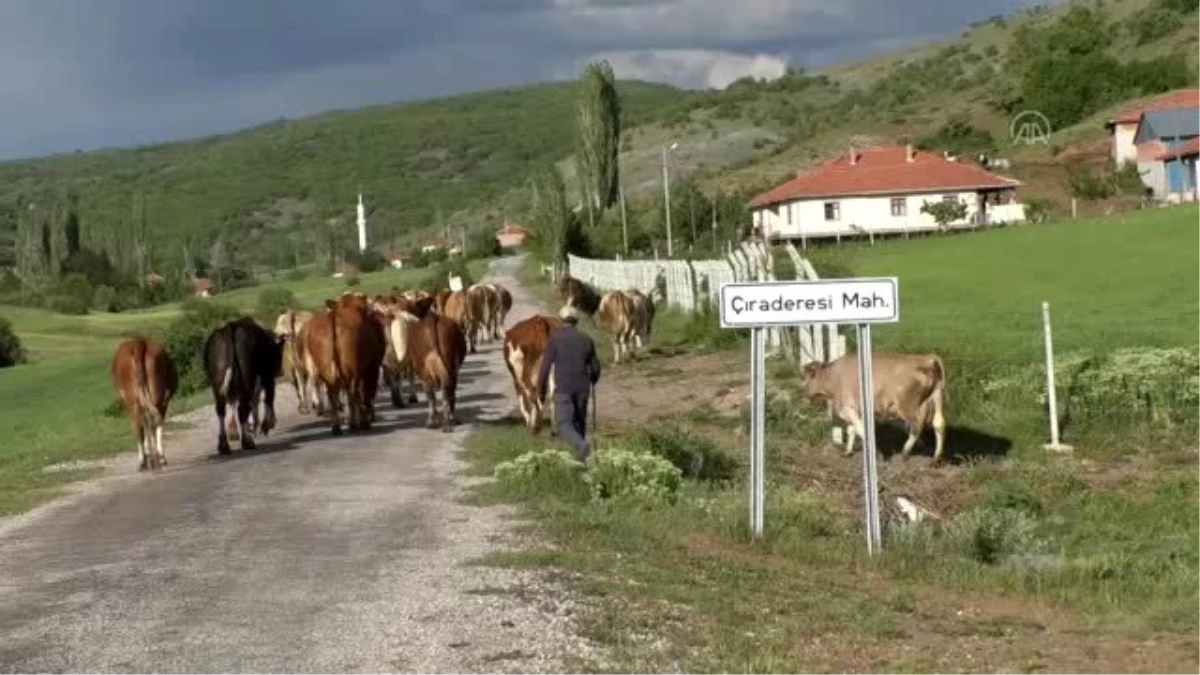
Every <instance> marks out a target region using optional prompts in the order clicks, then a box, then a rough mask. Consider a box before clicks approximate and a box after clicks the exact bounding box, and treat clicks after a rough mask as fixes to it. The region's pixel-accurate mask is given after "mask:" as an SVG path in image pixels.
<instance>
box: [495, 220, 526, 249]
mask: <svg viewBox="0 0 1200 675" xmlns="http://www.w3.org/2000/svg"><path fill="white" fill-rule="evenodd" d="M528 234H529V231H528V230H526V229H525V228H524V227H521V226H520V225H518V224H516V223H505V224H504V227H501V228H500V229H498V230H496V242H497V243H498V244H499V245H500V248H517V247H518V246H520V245H521V244H523V243H525V237H526V236H527V235H528Z"/></svg>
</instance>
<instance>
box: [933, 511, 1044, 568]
mask: <svg viewBox="0 0 1200 675" xmlns="http://www.w3.org/2000/svg"><path fill="white" fill-rule="evenodd" d="M946 535H947V537H948V540H949V542H950V543H952V544H953V546H954V548H955V549H956V550H957V551H958V552H959V553H960V554H962V555H964V556H966V557H968V558H970V559H972V560H974V561H976V562H980V563H984V564H986V565H990V564H993V563H996V562H999V561H1001V560H1002V559H1003V558H1005V557H1007V556H1013V555H1025V554H1032V553H1041V552H1043V551H1045V550H1046V541H1045V540H1044V539H1042V538H1041V536H1040V535H1039V523H1038V520H1037V519H1036V518H1035V517H1034V516H1032V515H1030V514H1029V512H1027V511H1025V510H1023V509H1011V508H990V507H976V508H974V509H971V510H970V511H966V512H964V513H961V514H959V515H957V516H955V517H954V518H953V519H952V520H951V521H950V522H949V523H948V524H947V527H946Z"/></svg>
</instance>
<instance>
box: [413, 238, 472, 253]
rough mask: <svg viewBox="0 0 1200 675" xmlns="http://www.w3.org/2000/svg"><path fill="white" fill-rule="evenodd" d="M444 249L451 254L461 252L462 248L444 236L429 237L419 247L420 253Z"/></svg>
mask: <svg viewBox="0 0 1200 675" xmlns="http://www.w3.org/2000/svg"><path fill="white" fill-rule="evenodd" d="M439 250H440V251H445V252H447V253H449V254H451V255H455V254H457V253H462V249H461V248H459V246H458V244H456V243H454V242H453V241H451V240H450V239H447V238H446V237H436V238H434V239H430V240H429V241H428V242H426V244H425V245H424V246H422V247H421V252H422V253H433V252H434V251H439Z"/></svg>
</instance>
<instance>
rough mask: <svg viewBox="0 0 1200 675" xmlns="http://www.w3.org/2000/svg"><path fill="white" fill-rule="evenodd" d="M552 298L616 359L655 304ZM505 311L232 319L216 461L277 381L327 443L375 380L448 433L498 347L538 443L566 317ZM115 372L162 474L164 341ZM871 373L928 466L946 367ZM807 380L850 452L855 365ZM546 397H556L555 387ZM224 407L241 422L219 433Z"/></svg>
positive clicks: (449, 307) (562, 293)
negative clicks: (425, 408)
mask: <svg viewBox="0 0 1200 675" xmlns="http://www.w3.org/2000/svg"><path fill="white" fill-rule="evenodd" d="M557 290H558V295H559V297H560V299H561V300H562V301H563V307H562V311H565V310H570V311H573V312H574V313H576V315H579V316H584V317H587V318H588V319H590V321H591V322H592V324H593V325H595V326H597V327H599V328H601V329H603V330H604V331H606V332H608V333H609V334H611V335H612V338H613V361H614V362H615V363H620V362H622V361H624V360H626V359H628V358H630V357H631V356H632V355H633V354H634V353H635V351H636V350H637V349H641V348H642V347H644V346H645V345H646V344H647V343H648V342H649V340H650V333H651V328H652V326H653V323H654V315H655V303H656V301H657V300H658V298H659V297H660V296H659V294H658V292H657V291H651V292H650V293H644V292H642V291H639V290H637V289H627V290H613V291H608V292H606V293H603V294H601V293H599V292H597V291H596V290H595V289H593V288H592V287H591V286H589V285H588V284H587V283H585V282H583V281H581V280H578V279H574V278H572V277H570V276H566V277H563V278H562V279H561V280H560V281H559V282H558V285H557ZM512 306H513V298H512V294H511V293H510V292H509V291H508V289H506V288H504V287H503V286H501V285H500V284H495V283H479V284H474V285H472V286H470V287H468V288H466V289H465V290H461V291H452V290H450V289H448V288H442V289H440V290H438V291H437V292H434V293H429V292H426V291H420V290H415V291H403V292H402V291H400V290H399V289H393V291H392V293H391V295H389V296H386V297H385V296H383V295H376V296H375V297H374V298H373V299H368V297H367V296H366V295H365V294H363V293H354V292H349V291H347V292H344V293H342V294H341V295H340V296H339V297H338V298H337V299H335V300H327V301H326V302H325V307H324V310H323V311H318V312H308V311H293V310H289V311H286V312H284V313H282V314H281V315H280V316H279V317H278V319H277V320H276V322H275V326H274V330H267V329H265V328H263V327H262V326H260V325H259V324H258V323H257V322H255V321H254V320H253V319H251V318H249V317H242V318H239V319H236V320H234V321H231V322H229V323H227V324H225V325H224V326H221V327H220V328H217V329H216V330H214V331H213V332H212V333H211V334H210V335H209V336H208V339H207V341H206V342H205V345H204V352H203V355H202V356H203V362H204V372H205V374H206V376H207V379H208V383H209V385H210V387H211V388H212V393H213V402H214V404H215V407H216V414H217V419H218V438H217V451H218V452H219V453H221V454H228V453H229V452H231V450H230V446H229V440H230V439H233V440H239V439H240V441H241V447H242V448H243V449H252V448H254V447H255V442H254V438H255V436H256V435H257V434H258V433H262V435H263V436H266V435H267V434H269V433H270V431H271V429H272V428H274V427H275V424H276V420H275V382H276V380H277V379H278V378H279V377H280V376H281V375H283V374H284V373H285V372H286V373H287V375H288V378H289V379H290V381H291V383H292V386H293V387H294V388H295V390H296V398H297V400H298V410H299V412H300V413H301V414H310V413H313V412H315V413H316V414H317V415H318V416H326V415H327V416H328V417H329V418H330V422H331V427H332V432H333V434H334V435H340V434H341V433H342V413H343V412H345V416H346V418H347V423H348V426H349V427H350V429H351V430H363V429H368V428H370V426H371V423H372V422H374V420H375V397H376V394H377V393H378V390H379V383H380V380H382V381H383V383H384V385H385V386H386V387H387V389H388V392H389V394H390V398H391V402H392V405H394V406H395V407H397V408H404V407H406V405H409V404H416V403H417V401H418V399H417V390H418V389H424V392H425V398H426V402H427V403H428V405H429V416H428V419H427V422H426V426H427V427H429V428H431V429H432V428H437V427H438V426H440V427H441V428H442V429H443V430H444V431H450V430H451V429H452V428H453V427H454V425H455V424H457V418H456V416H455V408H456V404H457V395H458V383H459V374H460V372H461V369H462V366H463V363H464V362H465V360H466V357H467V355H468V354H474V353H476V350H477V345H478V344H480V343H489V342H492V341H493V340H496V339H500V338H501V337H503V340H504V348H503V358H504V364H505V367H506V368H507V369H508V372H509V375H510V376H511V378H512V383H513V388H514V390H515V394H516V398H517V403H518V406H519V408H520V410H521V416H522V417H523V419H524V422H525V425H526V426H527V427H528V428H529V430H530V431H531V432H532V433H537V432H538V429H539V426H540V423H541V420H542V418H543V415H544V409H543V405H542V403H541V401H542V400H543V398H542V397H540V396H539V395H538V391H537V374H538V370H539V369H540V367H541V357H542V353H543V351H544V350H545V347H546V343H547V341H548V340H549V337H550V333H551V331H553V330H554V329H555V328H557V327H559V326H561V325H562V319H560V318H559V317H558V316H555V315H546V314H534V315H533V316H529V317H527V318H525V319H523V320H521V321H519V322H517V323H516V324H514V325H513V326H512V327H511V328H509V329H508V330H507V331H505V332H504V333H503V334H501V330H502V329H503V327H504V324H505V320H506V318H507V316H508V313H509V312H510V311H511V310H512ZM560 314H561V311H560ZM285 366H286V371H285ZM111 371H112V378H113V386H114V388H115V389H116V390H117V393H118V395H119V396H120V397H121V400H122V403H123V404H124V407H125V410H126V413H127V415H128V416H129V418H130V420H131V422H132V425H133V428H134V433H135V436H136V437H137V440H138V450H139V454H140V456H141V468H142V469H147V468H149V469H156V468H159V467H161V466H162V465H164V464H166V457H165V456H164V454H163V446H162V424H163V419H164V418H165V416H166V412H167V406H168V404H169V402H170V400H171V396H172V395H173V393H174V392H175V391H176V389H177V388H178V377H177V374H176V369H175V365H174V363H172V361H171V358H170V356H169V355H168V354H167V352H166V350H165V349H164V348H163V346H162V344H161V343H159V342H158V341H156V340H154V339H152V338H144V337H139V338H132V339H129V340H125V341H123V342H122V343H121V344H120V345H118V347H117V351H116V354H114V356H113V360H112V368H111ZM872 371H873V377H872V381H873V383H874V385H873V386H874V394H873V397H874V403H875V405H874V408H875V413H876V416H877V418H879V419H895V420H901V421H903V422H905V424H906V426H907V427H908V431H909V436H908V439H907V441H906V443H905V444H904V448H903V455H904V456H908V454H909V453H910V452H911V450H912V448H913V446H914V445H915V444H916V442H917V439H918V437H919V436H920V434H921V433H922V431H923V430H924V429H925V427H926V426H932V428H933V431H934V434H935V436H936V446H935V451H934V462H935V463H937V462H939V461H940V460H941V459H942V455H943V451H944V446H945V434H946V419H945V414H944V405H945V404H944V398H945V385H946V370H945V366H944V364H943V363H942V360H941V359H940V358H939V357H938V356H937V355H936V354H896V353H884V352H875V353H873V354H872ZM801 375H802V378H803V386H804V388H805V393H806V394H807V395H808V397H809V398H810V399H811V400H814V401H822V402H824V403H826V405H827V406H828V408H829V410H830V411H831V412H832V413H834V414H835V415H836V416H837V417H838V418H840V419H842V420H845V421H846V422H848V423H849V424H848V433H847V438H846V454H847V455H849V454H852V453H853V450H854V442H855V440H856V438H861V437H862V436H863V431H864V430H863V424H862V418H861V415H860V413H859V407H860V406H859V390H858V366H857V359H856V357H855V355H853V354H847V355H845V356H842V357H841V358H839V359H837V360H835V361H832V362H829V363H809V364H807V365H805V366H804V367H803V368H802V369H801ZM552 381H553V378H551V382H552ZM405 383H407V384H408V395H407V396H405V391H404V390H405ZM550 386H551V387H553V385H552V384H551V385H550ZM343 394H344V398H345V405H344V406H343V404H342V398H343ZM546 394H547V395H548V396H552V395H553V391H549V392H546ZM260 402H261V403H262V406H263V413H262V416H261V419H260V417H259V412H258V408H259V403H260ZM229 406H233V407H234V408H235V410H236V413H235V415H234V416H233V417H232V418H230V419H229V420H228V424H227V423H226V410H227V408H228V407H229ZM551 433H553V431H552V432H551Z"/></svg>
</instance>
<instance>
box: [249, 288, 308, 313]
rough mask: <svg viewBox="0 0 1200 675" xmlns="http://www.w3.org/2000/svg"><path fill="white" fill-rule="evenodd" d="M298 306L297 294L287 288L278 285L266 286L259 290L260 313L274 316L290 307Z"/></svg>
mask: <svg viewBox="0 0 1200 675" xmlns="http://www.w3.org/2000/svg"><path fill="white" fill-rule="evenodd" d="M297 306H298V303H297V302H296V296H295V294H293V293H292V292H291V291H290V290H288V289H286V288H280V287H278V286H275V287H271V288H264V289H262V290H261V291H259V292H258V315H259V316H261V317H270V318H272V319H273V318H274V317H276V316H278V315H279V314H281V313H283V312H284V311H286V310H289V309H295V308H296V307H297Z"/></svg>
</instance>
